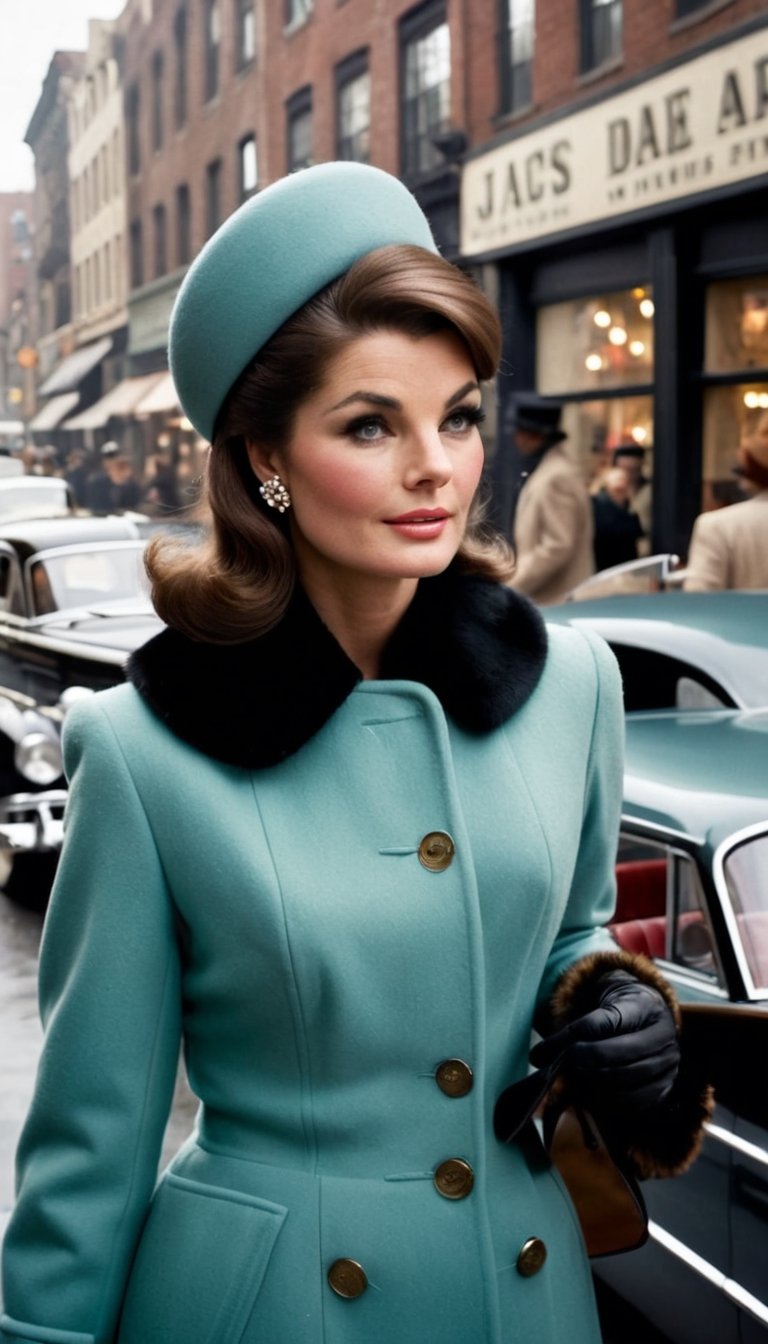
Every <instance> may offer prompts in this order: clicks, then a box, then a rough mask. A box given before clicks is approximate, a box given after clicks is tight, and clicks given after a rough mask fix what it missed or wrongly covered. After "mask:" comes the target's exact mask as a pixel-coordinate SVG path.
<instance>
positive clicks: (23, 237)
mask: <svg viewBox="0 0 768 1344" xmlns="http://www.w3.org/2000/svg"><path fill="white" fill-rule="evenodd" d="M34 321H35V267H34V254H33V240H32V196H31V194H30V193H29V192H25V191H9V192H2V193H0V423H4V422H7V421H17V420H19V419H20V418H21V417H22V415H23V413H24V411H25V400H26V401H27V402H28V403H29V405H30V406H31V403H32V394H31V391H30V382H31V376H30V372H28V371H27V372H25V370H23V369H22V368H20V366H19V363H18V360H17V357H16V356H17V353H18V351H19V350H20V349H22V348H24V347H32V346H33V345H34V340H35V331H34Z"/></svg>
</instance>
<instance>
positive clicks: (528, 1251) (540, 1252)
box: [517, 1237, 547, 1279]
mask: <svg viewBox="0 0 768 1344" xmlns="http://www.w3.org/2000/svg"><path fill="white" fill-rule="evenodd" d="M546 1258H547V1248H546V1246H545V1245H544V1242H543V1241H542V1240H541V1238H540V1237H529V1238H528V1240H527V1241H526V1242H524V1243H523V1246H522V1248H521V1250H520V1254H519V1255H518V1257H517V1272H518V1274H522V1276H523V1278H524V1279H530V1278H531V1277H532V1276H533V1275H534V1274H538V1272H539V1270H540V1269H541V1267H542V1265H543V1264H544V1261H545V1260H546Z"/></svg>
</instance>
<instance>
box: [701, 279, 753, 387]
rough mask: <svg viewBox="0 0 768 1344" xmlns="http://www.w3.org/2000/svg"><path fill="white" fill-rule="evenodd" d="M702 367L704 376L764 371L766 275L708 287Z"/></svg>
mask: <svg viewBox="0 0 768 1344" xmlns="http://www.w3.org/2000/svg"><path fill="white" fill-rule="evenodd" d="M704 368H705V371H706V372H707V373H730V372H733V371H734V370H742V369H743V370H746V369H751V368H761V369H768V275H760V276H751V277H748V278H746V279H745V278H741V279H738V280H719V281H717V282H716V283H715V284H713V285H710V286H709V288H708V290H707V317H706V344H705V353H704Z"/></svg>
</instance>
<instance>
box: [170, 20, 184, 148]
mask: <svg viewBox="0 0 768 1344" xmlns="http://www.w3.org/2000/svg"><path fill="white" fill-rule="evenodd" d="M173 44H174V48H175V53H176V61H175V84H174V90H173V116H174V120H175V122H176V129H177V130H179V128H180V127H182V126H183V125H184V123H185V122H186V120H187V10H186V6H185V5H182V6H181V8H180V9H177V10H176V16H175V18H174V20H173Z"/></svg>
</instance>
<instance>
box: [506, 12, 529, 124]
mask: <svg viewBox="0 0 768 1344" xmlns="http://www.w3.org/2000/svg"><path fill="white" fill-rule="evenodd" d="M535 17H536V0H504V27H503V29H502V36H501V52H502V68H501V88H502V100H503V106H504V111H505V112H517V111H518V110H519V109H520V108H523V107H528V105H529V104H530V102H531V100H532V89H531V71H532V65H533V42H534V31H535Z"/></svg>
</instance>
